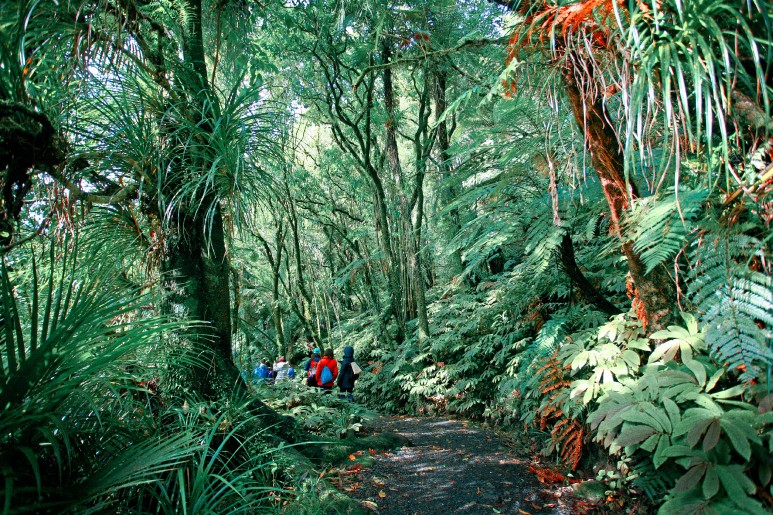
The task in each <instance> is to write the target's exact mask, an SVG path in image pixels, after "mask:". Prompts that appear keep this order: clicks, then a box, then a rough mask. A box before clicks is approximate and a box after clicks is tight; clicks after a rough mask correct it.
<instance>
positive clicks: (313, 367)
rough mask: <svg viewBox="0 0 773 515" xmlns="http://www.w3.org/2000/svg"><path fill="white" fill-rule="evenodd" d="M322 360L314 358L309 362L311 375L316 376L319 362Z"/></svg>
mask: <svg viewBox="0 0 773 515" xmlns="http://www.w3.org/2000/svg"><path fill="white" fill-rule="evenodd" d="M319 361H320V360H318V359H317V360H314V359H312V360H311V361H310V362H309V377H314V376H315V375H316V373H317V363H319Z"/></svg>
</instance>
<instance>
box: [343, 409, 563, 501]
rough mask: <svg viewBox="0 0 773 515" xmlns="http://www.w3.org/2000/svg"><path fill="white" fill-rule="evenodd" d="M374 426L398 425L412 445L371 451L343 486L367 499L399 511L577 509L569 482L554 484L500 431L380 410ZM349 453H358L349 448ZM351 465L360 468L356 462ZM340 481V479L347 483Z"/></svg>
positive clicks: (386, 429) (380, 428) (376, 428)
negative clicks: (384, 414) (369, 461)
mask: <svg viewBox="0 0 773 515" xmlns="http://www.w3.org/2000/svg"><path fill="white" fill-rule="evenodd" d="M369 426H371V427H373V428H374V431H376V432H396V433H399V434H401V435H403V436H405V437H406V438H408V439H409V440H410V441H411V443H412V444H413V446H412V447H403V448H401V449H398V450H395V451H389V452H386V453H375V454H374V453H373V451H371V454H372V455H373V458H374V462H373V464H372V465H369V466H368V467H367V468H363V469H362V470H359V471H358V472H357V473H356V474H355V475H353V477H350V478H348V487H344V488H343V489H344V490H345V491H346V493H347V494H348V495H350V496H351V497H353V498H355V499H358V500H360V501H361V502H363V505H365V506H366V507H369V508H372V509H373V510H374V511H377V512H379V513H386V514H394V515H412V514H446V513H465V514H477V513H481V514H482V513H515V514H521V515H523V514H535V513H540V514H556V515H559V514H561V515H564V514H569V513H571V512H572V510H571V509H570V507H569V505H568V504H567V503H568V500H567V499H566V497H565V496H567V495H568V494H569V493H571V488H568V487H566V488H555V487H553V488H551V489H548V490H545V489H544V488H545V486H544V485H542V484H541V483H539V481H538V480H537V478H536V476H535V475H534V474H533V473H532V472H530V471H529V460H528V458H524V457H523V454H522V453H518V452H516V451H515V450H514V446H513V444H512V443H511V442H510V441H508V440H507V439H506V438H504V437H503V436H502V435H500V434H498V433H496V432H494V431H492V430H489V429H485V428H478V427H475V426H474V425H473V424H471V423H468V422H465V421H460V420H454V419H448V418H429V417H423V418H416V417H381V418H379V419H377V420H375V421H374V422H373V423H372V424H369ZM350 458H355V457H354V456H350ZM350 468H352V469H354V470H357V466H356V465H353V466H351V467H350ZM342 486H343V483H342Z"/></svg>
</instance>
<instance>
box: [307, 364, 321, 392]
mask: <svg viewBox="0 0 773 515" xmlns="http://www.w3.org/2000/svg"><path fill="white" fill-rule="evenodd" d="M317 363H319V360H313V359H312V360H311V361H310V362H309V375H308V376H307V377H306V384H307V385H309V386H317V378H316V377H315V376H314V374H315V373H316V372H317Z"/></svg>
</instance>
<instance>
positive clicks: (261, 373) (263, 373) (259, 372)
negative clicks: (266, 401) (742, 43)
mask: <svg viewBox="0 0 773 515" xmlns="http://www.w3.org/2000/svg"><path fill="white" fill-rule="evenodd" d="M269 370H270V369H269V368H268V360H267V359H264V360H261V362H260V364H259V365H258V366H257V367H255V380H256V381H255V382H265V381H268V372H269Z"/></svg>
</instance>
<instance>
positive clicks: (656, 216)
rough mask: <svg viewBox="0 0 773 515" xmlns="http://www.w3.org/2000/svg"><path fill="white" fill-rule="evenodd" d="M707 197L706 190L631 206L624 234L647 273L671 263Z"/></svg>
mask: <svg viewBox="0 0 773 515" xmlns="http://www.w3.org/2000/svg"><path fill="white" fill-rule="evenodd" d="M707 196H708V190H706V189H697V190H694V191H691V190H684V191H679V192H678V194H677V193H669V194H668V195H665V196H664V197H663V198H657V197H656V196H651V197H646V198H644V199H641V200H639V201H638V202H637V203H636V204H635V205H634V209H633V210H632V211H631V212H630V214H629V215H628V217H629V220H630V222H629V223H628V224H627V228H626V231H627V233H628V234H627V235H628V237H629V238H630V239H631V240H632V241H633V242H634V246H633V248H634V250H635V251H636V252H637V253H639V254H640V256H641V259H642V261H643V262H644V264H645V265H646V266H647V272H650V271H651V270H652V269H653V268H655V267H656V266H658V265H662V264H668V263H669V262H670V261H673V259H674V258H675V257H676V255H677V253H678V252H679V251H681V250H682V249H683V248H684V246H685V243H686V241H687V235H688V233H689V232H691V231H693V230H694V227H695V225H694V222H695V220H696V218H698V215H700V214H701V211H702V204H703V201H704V200H705V199H706V197H707Z"/></svg>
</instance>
